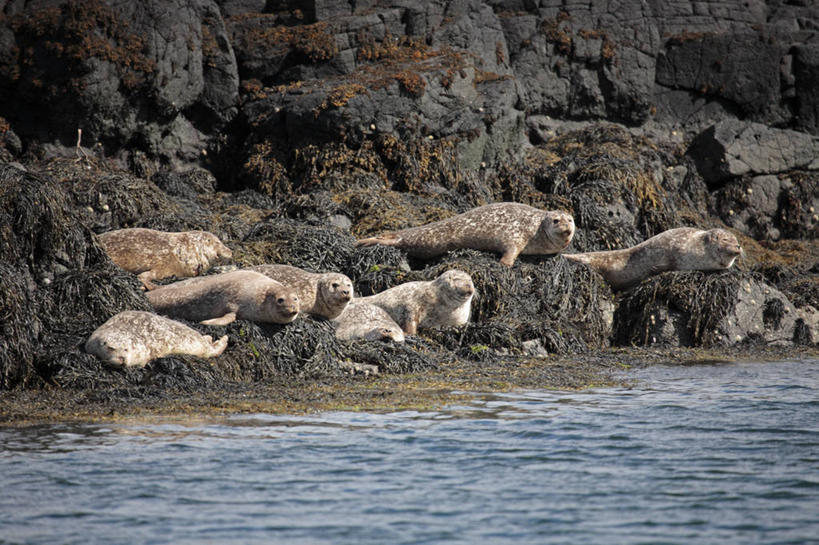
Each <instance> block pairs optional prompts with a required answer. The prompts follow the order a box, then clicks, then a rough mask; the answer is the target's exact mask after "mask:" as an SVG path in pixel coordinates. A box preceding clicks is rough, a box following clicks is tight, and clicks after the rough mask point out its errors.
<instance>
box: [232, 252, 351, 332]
mask: <svg viewBox="0 0 819 545" xmlns="http://www.w3.org/2000/svg"><path fill="white" fill-rule="evenodd" d="M247 270H250V271H256V272H260V273H262V274H264V275H265V276H267V277H269V278H272V279H273V280H276V281H278V282H281V283H282V284H284V285H285V286H288V287H290V288H293V289H295V290H296V293H298V295H299V309H300V312H306V313H307V314H312V315H314V316H322V317H324V318H328V319H330V320H332V319H333V318H335V317H336V316H338V315H339V314H341V312H342V311H343V310H344V307H346V306H347V303H349V302H350V300H351V299H352V298H353V282H352V280H350V279H349V277H347V275H345V274H341V273H333V272H330V273H312V272H309V271H305V270H304V269H299V268H298V267H292V266H290V265H256V266H254V267H249V268H248V269H247Z"/></svg>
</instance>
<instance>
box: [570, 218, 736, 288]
mask: <svg viewBox="0 0 819 545" xmlns="http://www.w3.org/2000/svg"><path fill="white" fill-rule="evenodd" d="M741 253H742V249H741V248H740V246H739V242H738V241H737V238H736V237H735V236H734V235H733V234H731V233H730V232H728V231H726V230H725V229H711V230H708V231H702V230H700V229H695V228H693V227H679V228H677V229H669V230H668V231H664V232H662V233H660V234H659V235H655V236H653V237H651V238H650V239H648V240H645V241H643V242H641V243H640V244H637V245H636V246H632V247H631V248H625V249H622V250H611V251H606V252H587V253H582V254H564V257H565V258H566V259H569V260H571V261H576V262H578V263H584V264H586V265H588V266H590V267H591V268H593V269H595V270H596V271H598V272H599V273H600V274H601V275H603V278H605V279H606V281H607V282H608V283H609V285H611V287H612V289H615V290H622V289H625V288H628V287H630V286H633V285H635V284H638V283H639V282H641V281H642V280H643V279H645V278H648V277H649V276H651V275H653V274H658V273H661V272H664V271H683V270H701V271H712V270H720V269H728V268H730V267H731V265H733V264H734V261H735V260H736V258H737V257H738V256H739V255H740V254H741Z"/></svg>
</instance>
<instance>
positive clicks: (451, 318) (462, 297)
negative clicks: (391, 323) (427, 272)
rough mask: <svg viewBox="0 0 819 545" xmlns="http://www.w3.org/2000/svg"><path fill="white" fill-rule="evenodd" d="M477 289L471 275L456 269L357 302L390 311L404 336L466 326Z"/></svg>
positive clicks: (362, 298)
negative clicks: (425, 329) (437, 328)
mask: <svg viewBox="0 0 819 545" xmlns="http://www.w3.org/2000/svg"><path fill="white" fill-rule="evenodd" d="M474 295H475V286H474V284H472V278H471V277H470V276H469V274H468V273H465V272H464V271H459V270H457V269H453V270H450V271H446V272H445V273H443V274H441V275H440V276H438V278H436V279H435V280H430V281H428V282H423V281H418V282H405V283H404V284H399V285H397V286H395V287H393V288H390V289H388V290H384V291H382V292H381V293H376V294H375V295H370V296H369V297H361V298H359V299H356V301H360V302H363V303H370V304H373V305H376V306H379V307H381V308H382V309H384V310H386V311H387V313H388V314H389V315H390V316H391V317H392V319H393V320H395V321H396V323H398V325H400V326H401V329H403V330H404V333H408V334H410V335H414V334H416V333H417V332H418V329H423V328H431V327H448V326H454V325H463V324H465V323H466V322H467V321H468V320H469V313H470V310H471V305H472V297H473V296H474Z"/></svg>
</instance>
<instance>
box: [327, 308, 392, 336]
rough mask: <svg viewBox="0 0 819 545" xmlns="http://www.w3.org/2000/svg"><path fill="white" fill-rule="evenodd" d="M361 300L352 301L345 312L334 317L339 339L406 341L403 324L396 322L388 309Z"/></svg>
mask: <svg viewBox="0 0 819 545" xmlns="http://www.w3.org/2000/svg"><path fill="white" fill-rule="evenodd" d="M360 301H361V300H360V299H355V300H353V301H350V304H348V305H347V307H346V308H345V309H344V312H342V313H341V314H339V315H338V316H337V317H336V318H334V319H333V322H334V323H335V326H336V338H337V339H340V340H342V341H350V340H353V339H365V340H368V341H392V342H396V343H402V342H404V332H403V331H402V330H401V326H399V325H398V324H397V323H395V320H393V319H392V317H391V316H390V315H389V314H387V311H386V310H384V309H383V308H381V307H379V306H376V305H373V304H371V303H362V302H360Z"/></svg>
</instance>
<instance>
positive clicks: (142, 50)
mask: <svg viewBox="0 0 819 545" xmlns="http://www.w3.org/2000/svg"><path fill="white" fill-rule="evenodd" d="M169 14H173V15H172V16H169ZM1 25H2V30H0V36H2V40H3V41H4V42H5V45H6V46H7V48H4V49H3V50H4V51H8V52H10V53H8V54H6V55H5V56H4V57H3V58H2V59H0V62H2V64H0V92H2V93H3V97H4V98H3V101H2V102H3V106H2V113H3V115H5V116H6V117H7V118H8V119H9V120H10V121H12V123H13V124H14V125H15V126H17V127H19V129H20V131H21V132H20V134H21V136H23V137H25V138H28V139H39V140H41V141H45V142H50V141H58V142H61V143H62V144H64V145H73V144H74V143H75V141H76V140H77V130H78V129H82V131H83V139H84V140H83V141H84V142H91V143H93V142H101V143H102V144H104V145H105V147H106V149H107V150H108V151H109V152H114V151H116V150H118V149H119V148H120V147H123V146H128V147H136V148H138V149H143V150H145V151H149V152H151V153H152V154H153V155H155V156H162V157H165V158H166V159H167V160H176V159H179V158H181V159H182V160H185V161H196V160H198V158H199V156H200V154H201V152H202V150H203V149H205V148H206V147H207V144H208V143H207V138H206V136H205V134H204V132H203V131H210V130H212V129H213V128H214V127H219V126H223V125H224V124H225V123H226V122H227V121H229V120H230V119H231V118H232V117H233V116H234V115H235V113H236V103H237V98H238V74H237V70H236V61H235V58H234V56H233V51H232V47H231V44H230V41H229V40H228V38H227V33H226V30H225V28H224V24H223V21H222V18H221V15H220V13H219V10H218V8H217V7H216V5H215V4H214V3H213V2H212V1H210V0H174V1H171V2H162V3H148V4H145V3H133V2H122V1H116V0H111V1H110V2H107V3H106V2H103V1H101V0H93V1H90V2H77V1H73V0H68V1H61V0H52V1H49V2H38V3H30V4H27V5H22V4H13V5H12V6H10V8H9V13H8V16H7V17H5V18H4V19H3V21H2V24H1Z"/></svg>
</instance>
